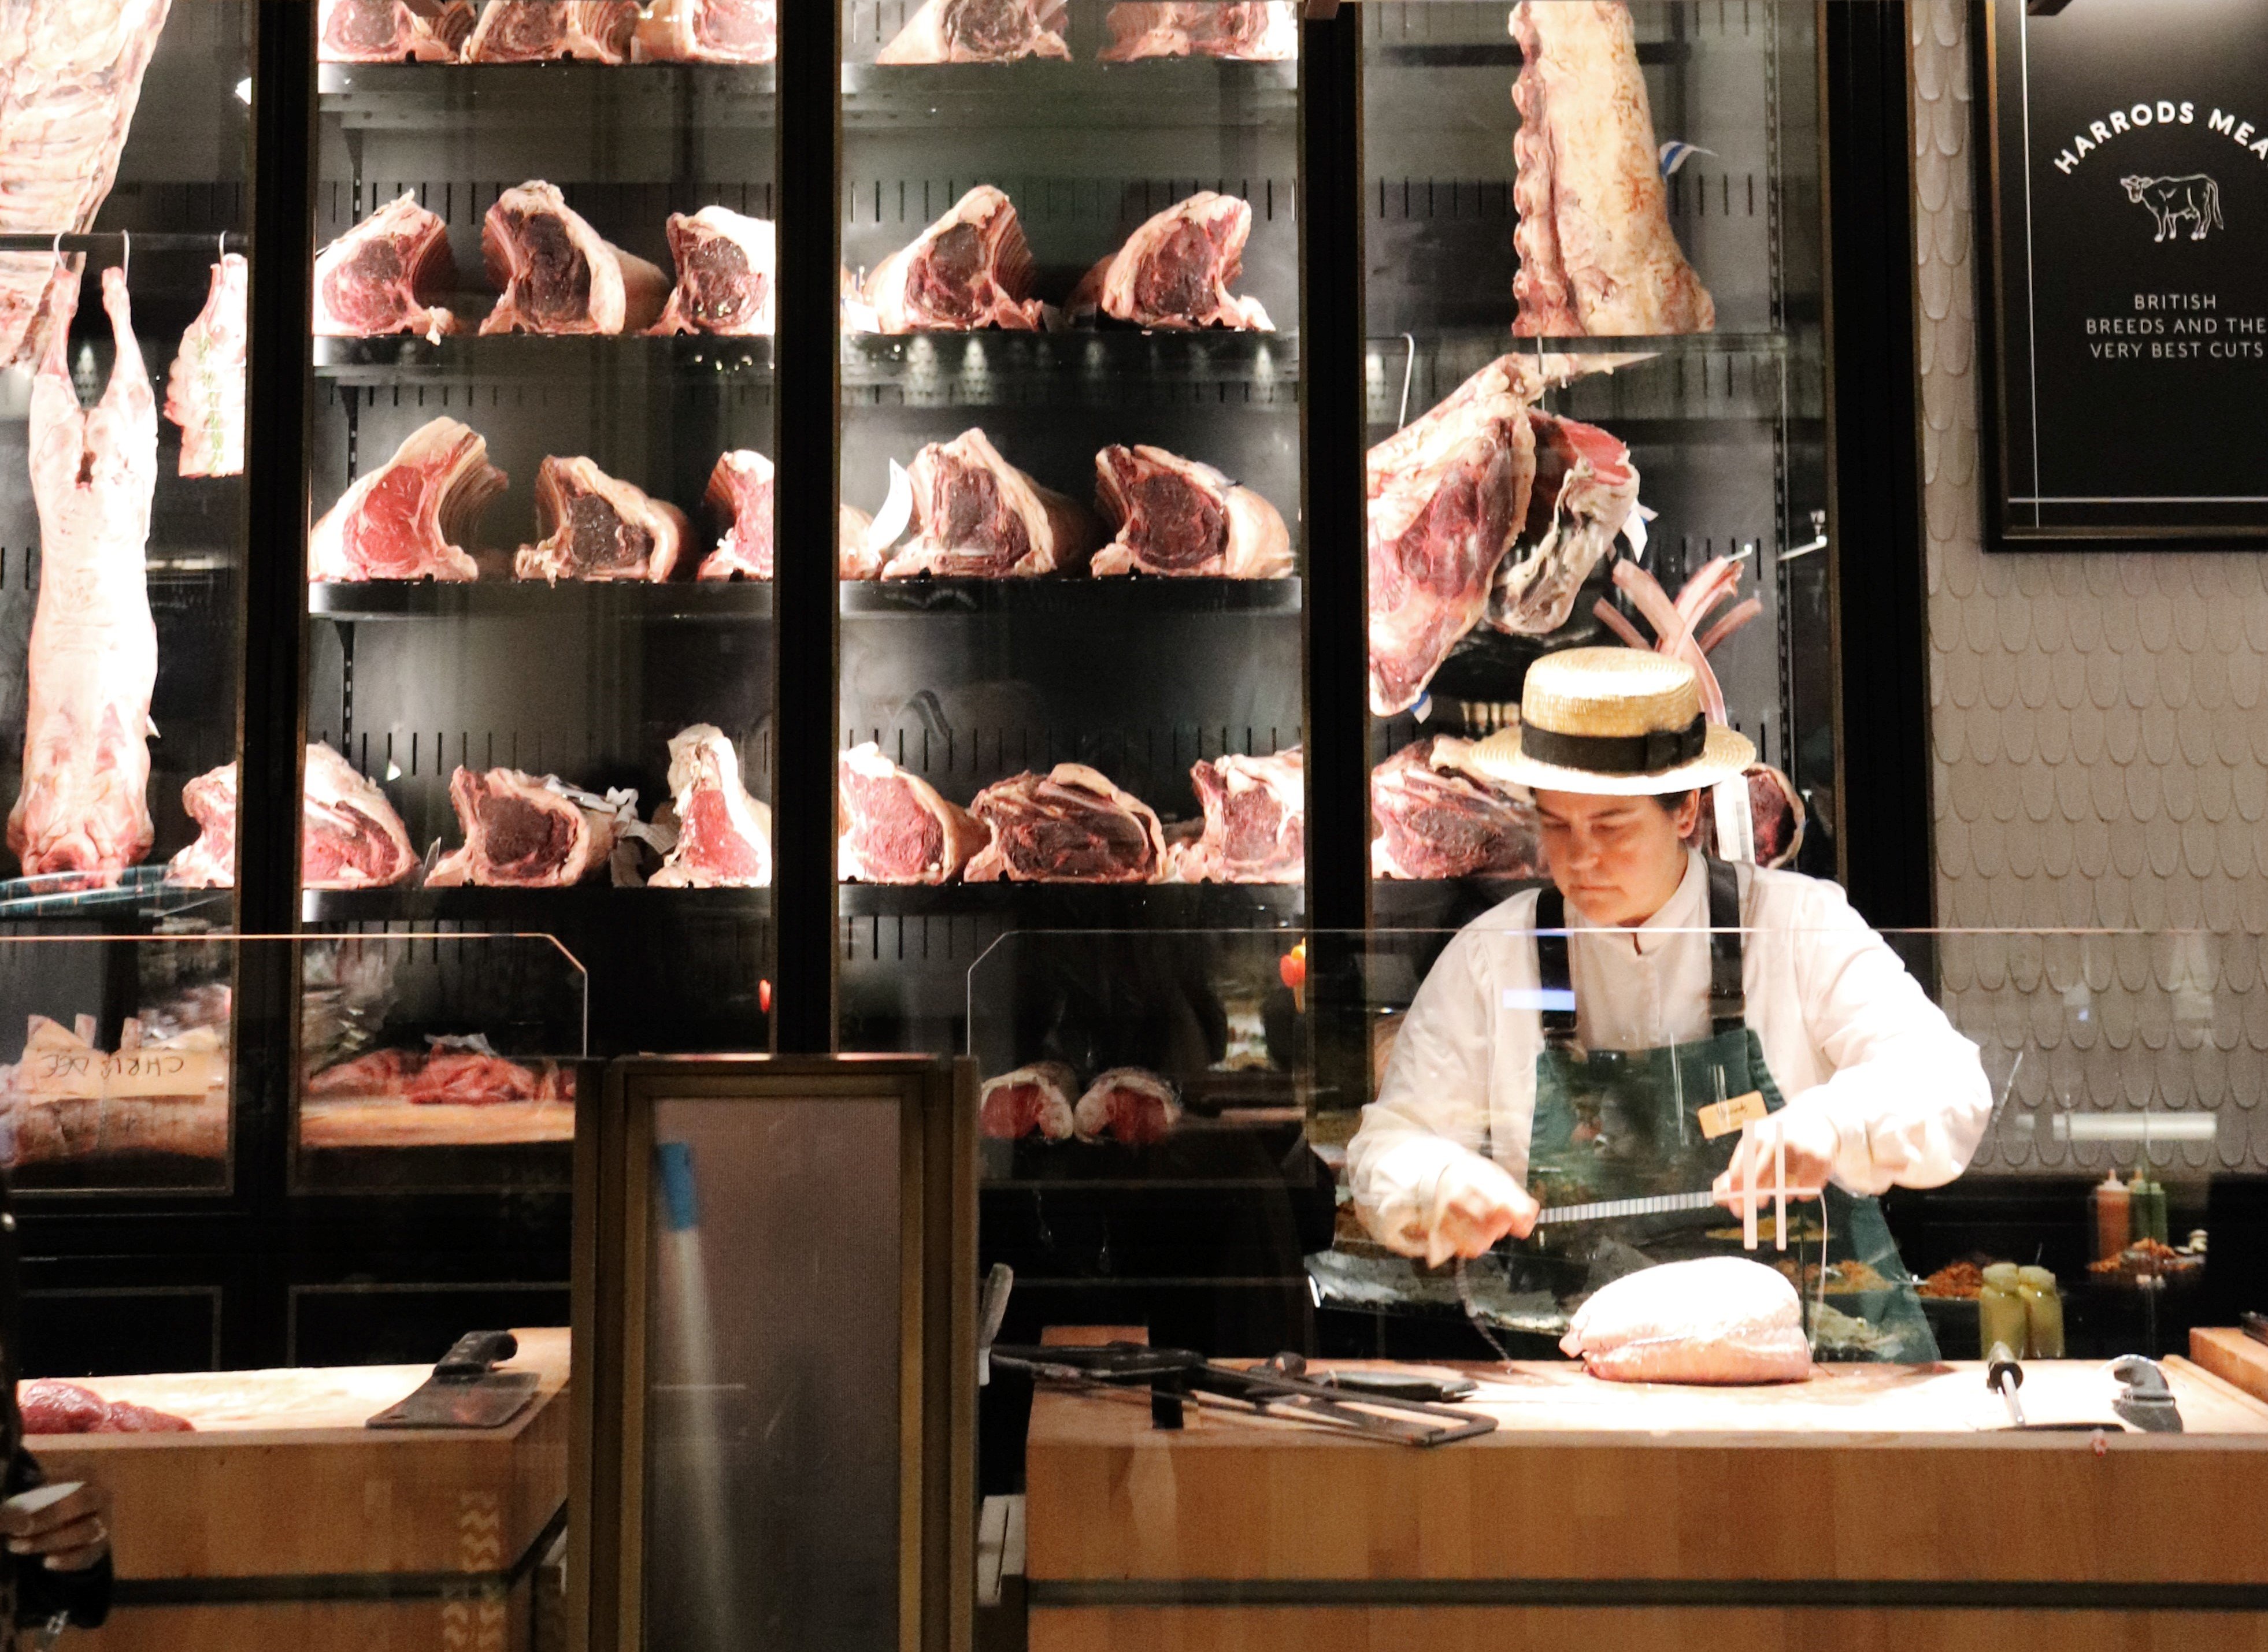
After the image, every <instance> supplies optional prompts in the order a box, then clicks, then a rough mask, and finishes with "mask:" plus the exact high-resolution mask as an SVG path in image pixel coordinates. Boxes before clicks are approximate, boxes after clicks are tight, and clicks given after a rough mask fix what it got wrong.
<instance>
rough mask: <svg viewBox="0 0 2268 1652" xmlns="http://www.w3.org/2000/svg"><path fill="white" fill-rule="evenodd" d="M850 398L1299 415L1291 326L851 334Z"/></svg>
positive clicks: (906, 403) (846, 356)
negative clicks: (1273, 329)
mask: <svg viewBox="0 0 2268 1652" xmlns="http://www.w3.org/2000/svg"><path fill="white" fill-rule="evenodd" d="M843 403H844V405H845V406H846V407H877V406H880V407H889V406H900V407H1002V406H1014V405H1018V404H1023V403H1032V404H1045V405H1050V406H1062V405H1079V406H1092V407H1126V406H1129V405H1136V406H1143V407H1160V406H1189V405H1197V404H1215V405H1219V406H1221V407H1248V408H1252V409H1255V410H1257V411H1263V412H1278V413H1296V412H1297V411H1298V410H1299V403H1300V341H1299V335H1298V334H1296V333H1241V332H1226V331H1212V332H1203V333H1175V332H1163V331H1160V332H1145V331H1143V330H1142V329H1140V328H1138V327H1073V328H1070V329H1067V330H1066V331H1064V332H1061V333H1005V332H982V333H916V334H902V335H884V334H872V333H861V334H851V335H849V336H847V337H846V338H845V339H844V340H843Z"/></svg>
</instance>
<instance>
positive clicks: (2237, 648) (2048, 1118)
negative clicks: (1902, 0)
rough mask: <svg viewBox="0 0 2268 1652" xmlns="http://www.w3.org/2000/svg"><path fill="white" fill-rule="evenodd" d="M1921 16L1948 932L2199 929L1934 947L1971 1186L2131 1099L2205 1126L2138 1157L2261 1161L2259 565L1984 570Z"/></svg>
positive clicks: (1931, 575)
mask: <svg viewBox="0 0 2268 1652" xmlns="http://www.w3.org/2000/svg"><path fill="white" fill-rule="evenodd" d="M1911 18H1912V48H1913V62H1912V69H1913V95H1914V122H1913V137H1914V197H1915V220H1914V221H1915V256H1916V266H1915V273H1916V297H1917V301H1918V302H1917V318H1916V323H1917V328H1918V356H1919V363H1920V372H1921V416H1922V455H1921V462H1922V482H1923V516H1924V520H1925V523H1926V532H1927V533H1928V537H1929V544H1928V547H1927V557H1926V562H1927V574H1928V582H1929V650H1930V658H1929V672H1930V677H1929V683H1930V691H1929V692H1930V716H1931V734H1932V738H1933V744H1934V747H1935V776H1934V779H1935V797H1934V804H1935V812H1936V826H1937V918H1938V921H1939V922H1940V924H1942V925H1945V926H1947V927H1948V928H1952V929H1996V928H1997V929H2011V928H2029V929H2052V928H2058V927H2062V928H2101V929H2146V930H2178V929H2196V930H2204V931H2209V932H2210V933H2207V934H2201V935H2195V936H2171V935H2160V936H2137V937H2132V938H2117V939H2112V938H2109V937H2103V938H2098V939H2095V940H2090V941H2087V942H2081V941H2079V940H2077V939H2072V940H2068V941H2062V942H2057V943H2041V942H2037V941H2017V940H2015V939H2013V938H2008V937H1984V936H1976V937H1964V938H1962V939H1960V940H1957V941H1954V942H1951V943H1948V944H1947V945H1946V947H1945V948H1944V949H1943V950H1942V951H1941V952H1940V958H1939V965H1940V981H1941V985H1942V988H1943V993H1944V997H1945V1002H1946V1005H1947V1008H1948V1010H1949V1011H1950V1012H1951V1013H1952V1014H1953V1016H1954V1017H1955V1021H1956V1022H1957V1023H1958V1024H1960V1025H1961V1027H1962V1031H1963V1032H1967V1033H1968V1034H1969V1035H1970V1037H1971V1038H1974V1039H1977V1040H1978V1042H1979V1043H1980V1044H1981V1045H1983V1046H1984V1047H1985V1063H1986V1067H1987V1069H1988V1070H1989V1071H1990V1072H1991V1073H1992V1076H1993V1081H1994V1083H1995V1086H1996V1089H1997V1088H1998V1087H1999V1086H2001V1085H2004V1084H2005V1085H2007V1086H2008V1099H2007V1105H2005V1106H2004V1107H2003V1108H2002V1109H2001V1112H2000V1114H1999V1118H1998V1119H1997V1120H1996V1121H1995V1124H1994V1127H1993V1130H1992V1135H1991V1137H1990V1139H1989V1140H1988V1141H1987V1142H1986V1144H1985V1149H1984V1150H1983V1151H1982V1152H1981V1153H1980V1154H1979V1156H1978V1158H1977V1169H1979V1170H2014V1169H2038V1170H2042V1171H2056V1172H2060V1173H2065V1174H2068V1173H2070V1172H2071V1171H2073V1170H2078V1169H2084V1170H2087V1171H2098V1170H2100V1169H2102V1167H2104V1166H2105V1165H2106V1164H2109V1163H2110V1161H2111V1159H2112V1157H2114V1156H2115V1157H2116V1159H2117V1162H2118V1163H2119V1164H2130V1163H2132V1159H2133V1157H2134V1156H2135V1152H2136V1149H2135V1148H2133V1147H2131V1146H2125V1145H2121V1146H2119V1147H2117V1148H2116V1149H2111V1148H2108V1147H2105V1146H2103V1145H2102V1144H2099V1143H2086V1144H2073V1143H2069V1142H2058V1141H2057V1140H2056V1139H2055V1137H2056V1131H2055V1128H2054V1124H2055V1120H2054V1119H2053V1116H2052V1115H2053V1114H2054V1113H2056V1112H2062V1111H2074V1110H2075V1111H2079V1112H2095V1111H2132V1110H2133V1109H2135V1108H2138V1107H2141V1106H2146V1105H2147V1106H2150V1107H2154V1108H2173V1109H2177V1110H2183V1111H2192V1110H2204V1111H2210V1112H2215V1113H2216V1114H2218V1115H2219V1127H2218V1129H2217V1131H2216V1133H2215V1134H2214V1137H2213V1140H2212V1141H2210V1142H2204V1141H2200V1142H2183V1143H2181V1144H2179V1145H2178V1146H2169V1145H2166V1144H2159V1145H2158V1146H2157V1147H2156V1148H2155V1149H2154V1151H2153V1154H2152V1156H2153V1159H2154V1161H2155V1162H2156V1163H2158V1164H2161V1165H2163V1166H2165V1167H2167V1168H2169V1169H2175V1170H2176V1173H2178V1167H2186V1168H2188V1169H2190V1170H2191V1171H2204V1170H2206V1169H2208V1168H2209V1167H2212V1166H2214V1165H2221V1166H2227V1167H2229V1168H2235V1167H2237V1166H2240V1165H2242V1166H2243V1167H2245V1168H2248V1169H2253V1170H2257V1169H2262V1168H2268V1118H2264V1117H2263V1110H2262V1109H2261V1106H2260V1101H2261V1097H2262V1095H2263V1093H2264V1090H2268V958H2264V942H2263V937H2264V936H2268V715H2264V712H2263V705H2262V701H2263V690H2264V687H2268V672H2264V670H2263V665H2262V660H2263V657H2264V656H2268V590H2264V588H2263V583H2262V570H2261V559H2260V558H2259V557H2258V556H2255V555H2236V554H2226V553H2217V554H2181V553H2164V554H2118V553H2105V554H2088V555H2014V556H1992V557H1988V556H1986V555H1985V554H1984V551H1983V548H1982V523H1983V510H1984V500H1983V495H1982V491H1981V481H1980V476H1979V472H1978V466H1977V444H1978V430H1979V421H1980V407H1979V402H1978V395H1979V392H1980V389H1981V384H1982V380H1981V367H1982V363H1979V361H1978V359H1977V314H1976V309H1977V270H1976V267H1975V255H1976V248H1977V217H1976V208H1975V180H1976V174H1975V171H1974V168H1973V165H1972V158H1971V156H1970V84H1971V83H1970V41H1969V22H1968V19H1969V6H1968V0H1914V4H1913V5H1912V7H1911ZM2020 1056H2021V1065H2019V1064H2018V1058H2019V1057H2020ZM2012 1073H2013V1077H2014V1083H2012V1084H2011V1083H2009V1080H2010V1077H2011V1075H2012Z"/></svg>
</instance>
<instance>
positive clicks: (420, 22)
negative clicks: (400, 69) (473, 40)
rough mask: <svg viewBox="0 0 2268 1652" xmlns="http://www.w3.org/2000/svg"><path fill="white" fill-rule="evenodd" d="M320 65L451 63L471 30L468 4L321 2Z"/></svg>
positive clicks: (437, 0)
mask: <svg viewBox="0 0 2268 1652" xmlns="http://www.w3.org/2000/svg"><path fill="white" fill-rule="evenodd" d="M317 18H318V21H317V22H316V25H315V61H316V62H320V63H402V62H410V63H453V62H456V61H457V59H458V57H459V56H460V55H461V54H462V53H463V51H464V48H465V41H466V40H467V38H468V36H470V35H471V33H472V32H473V22H474V11H473V4H472V0H323V4H322V8H321V10H320V11H319V12H318V13H317Z"/></svg>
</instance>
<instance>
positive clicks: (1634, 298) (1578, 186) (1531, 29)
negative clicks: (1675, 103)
mask: <svg viewBox="0 0 2268 1652" xmlns="http://www.w3.org/2000/svg"><path fill="white" fill-rule="evenodd" d="M1512 33H1513V39H1515V40H1518V41H1519V42H1520V48H1521V52H1522V53H1524V54H1525V55H1526V58H1527V62H1526V65H1525V66H1524V67H1523V68H1522V69H1521V71H1520V78H1519V80H1518V81H1517V82H1516V83H1515V84H1514V85H1513V93H1512V96H1513V102H1514V103H1515V104H1516V105H1518V106H1519V109H1520V120H1521V124H1520V132H1519V135H1518V136H1516V137H1515V138H1514V139H1513V158H1514V159H1515V161H1516V162H1517V164H1518V167H1519V176H1518V179H1517V180H1516V181H1515V182H1514V183H1513V195H1512V199H1513V209H1514V210H1515V211H1517V212H1518V213H1519V215H1520V227H1519V229H1518V230H1517V231H1515V232H1514V234H1513V242H1514V245H1515V246H1517V247H1518V249H1519V252H1520V271H1519V274H1518V275H1515V276H1513V296H1514V297H1516V298H1518V299H1519V301H1520V316H1519V319H1517V320H1515V321H1514V322H1513V329H1512V330H1513V332H1514V333H1517V334H1520V335H1521V336H1522V337H1524V338H1530V337H1544V338H1565V337H1571V336H1577V335H1582V334H1591V335H1594V336H1602V337H1603V336H1612V335H1624V334H1660V333H1707V332H1710V331H1711V330H1712V329H1713V328H1714V327H1716V325H1717V306H1716V304H1715V302H1714V301H1713V300H1712V298H1711V297H1709V291H1708V289H1707V288H1705V287H1704V286H1703V285H1702V284H1701V281H1700V278H1699V277H1698V276H1697V275H1694V273H1693V268H1692V266H1691V265H1690V264H1688V263H1687V262H1686V261H1685V254H1684V253H1682V252H1681V251H1679V250H1678V246H1677V238H1676V237H1675V236H1674V235H1672V234H1671V233H1670V230H1669V202H1668V191H1667V189H1666V188H1665V187H1664V186H1663V184H1662V180H1661V163H1660V161H1659V159H1658V158H1657V157H1656V155H1655V152H1654V133H1653V114H1652V112H1651V111H1650V110H1649V109H1648V108H1647V106H1646V77H1645V76H1644V75H1643V74H1641V73H1640V72H1639V70H1638V43H1637V39H1636V36H1635V34H1634V33H1633V32H1632V30H1631V17H1630V10H1629V8H1628V7H1627V6H1625V5H1624V4H1623V3H1622V0H1521V4H1518V5H1516V6H1514V7H1513V12H1512Z"/></svg>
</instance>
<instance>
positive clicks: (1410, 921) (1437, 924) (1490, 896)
mask: <svg viewBox="0 0 2268 1652" xmlns="http://www.w3.org/2000/svg"><path fill="white" fill-rule="evenodd" d="M1540 886H1541V880H1539V879H1536V878H1523V877H1411V878H1403V877H1379V878H1373V879H1372V881H1371V885H1370V909H1371V921H1372V922H1373V924H1375V925H1376V926H1377V927H1378V928H1379V929H1459V928H1462V926H1464V925H1465V924H1468V923H1470V922H1471V921H1473V920H1474V919H1475V918H1477V917H1479V916H1480V915H1481V914H1483V913H1484V912H1488V911H1490V910H1491V909H1492V908H1494V907H1499V906H1500V905H1502V904H1503V903H1504V902H1506V901H1507V900H1509V899H1512V898H1513V896H1514V895H1516V894H1518V893H1520V892H1521V891H1522V890H1525V889H1535V888H1538V887H1540Z"/></svg>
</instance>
